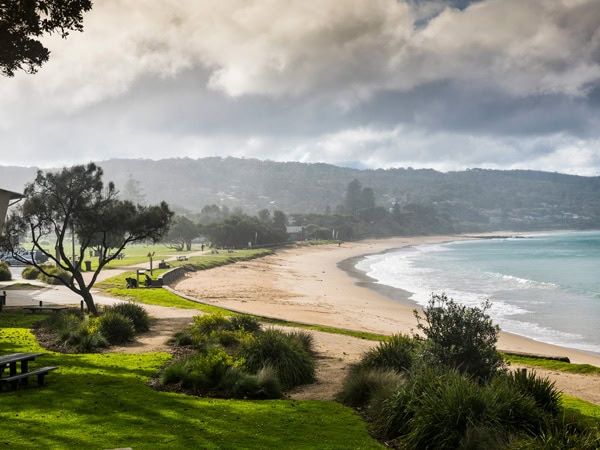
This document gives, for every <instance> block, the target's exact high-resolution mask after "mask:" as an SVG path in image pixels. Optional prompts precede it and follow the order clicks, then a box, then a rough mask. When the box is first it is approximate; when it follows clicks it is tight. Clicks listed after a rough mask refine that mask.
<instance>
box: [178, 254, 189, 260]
mask: <svg viewBox="0 0 600 450" xmlns="http://www.w3.org/2000/svg"><path fill="white" fill-rule="evenodd" d="M187 259H188V257H187V256H186V255H178V256H177V261H187Z"/></svg>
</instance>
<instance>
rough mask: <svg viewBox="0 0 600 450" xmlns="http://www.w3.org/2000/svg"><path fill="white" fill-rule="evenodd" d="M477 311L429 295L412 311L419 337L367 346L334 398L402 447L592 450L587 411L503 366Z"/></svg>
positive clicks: (595, 437) (594, 422)
mask: <svg viewBox="0 0 600 450" xmlns="http://www.w3.org/2000/svg"><path fill="white" fill-rule="evenodd" d="M487 307H488V305H486V304H484V305H483V306H482V308H469V307H464V306H460V305H457V304H456V303H455V302H454V301H453V300H452V299H448V298H447V297H446V296H444V295H434V296H432V299H431V301H430V303H429V304H428V306H427V307H426V308H425V309H424V312H423V314H424V317H420V316H419V315H418V314H417V317H418V319H419V330H420V331H421V332H422V335H421V336H418V335H415V336H413V337H409V336H394V337H393V338H392V340H390V341H388V342H384V343H381V344H379V346H378V347H376V348H375V349H374V350H372V351H369V352H367V353H366V354H365V355H364V357H363V358H362V359H361V361H359V362H358V363H357V364H355V365H354V366H353V368H352V369H351V370H350V372H349V374H348V376H347V377H346V380H345V382H344V387H343V389H342V391H341V392H340V394H339V399H340V401H342V402H343V403H345V404H347V405H349V406H353V407H355V408H359V410H360V411H362V412H363V414H364V415H365V417H367V418H368V420H370V421H371V423H372V430H373V432H374V433H375V435H377V436H378V437H379V438H380V439H381V440H384V441H386V442H387V443H388V444H389V445H392V446H397V447H399V448H403V449H421V448H436V449H456V448H465V449H466V448H485V449H496V448H497V449H501V448H502V449H505V448H561V449H562V448H577V449H595V448H598V446H599V445H600V422H599V421H598V414H597V409H596V412H594V413H592V414H591V415H592V416H593V417H595V418H594V419H590V417H588V416H585V415H582V414H581V413H580V412H578V411H576V410H575V409H573V408H572V406H573V404H572V403H571V404H570V406H566V405H564V404H563V403H562V396H561V394H560V393H559V391H558V390H557V389H556V388H555V386H554V383H553V382H551V381H550V380H549V379H547V378H541V377H539V376H537V374H536V373H535V371H527V370H524V369H523V370H515V371H509V370H507V368H506V366H505V365H504V361H503V359H502V357H501V355H500V354H499V353H498V352H497V351H496V349H495V344H496V341H497V335H498V332H499V329H498V328H497V327H495V326H494V325H493V324H492V322H491V320H490V317H489V316H488V315H487V313H486V309H487ZM394 353H396V355H394Z"/></svg>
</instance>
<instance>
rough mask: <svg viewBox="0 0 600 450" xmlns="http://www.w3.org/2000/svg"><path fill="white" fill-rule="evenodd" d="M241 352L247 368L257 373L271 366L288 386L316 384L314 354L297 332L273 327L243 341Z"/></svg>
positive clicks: (286, 387) (283, 384)
mask: <svg viewBox="0 0 600 450" xmlns="http://www.w3.org/2000/svg"><path fill="white" fill-rule="evenodd" d="M238 354H239V356H241V357H242V358H244V360H245V365H246V367H247V369H248V370H249V371H250V372H252V373H257V372H258V371H259V370H261V369H262V368H263V367H266V366H271V367H272V368H273V369H274V370H275V371H276V372H277V376H278V377H279V380H280V381H281V384H282V386H283V388H284V389H289V388H292V387H294V386H298V385H301V384H306V383H312V382H313V381H314V379H315V364H314V358H313V356H312V355H311V354H310V353H309V352H308V351H307V350H306V349H305V347H304V344H303V343H302V342H301V341H300V340H299V339H298V337H295V336H294V335H291V334H288V333H285V332H283V331H280V330H276V329H273V328H270V329H267V330H265V331H263V332H262V333H259V334H257V335H256V337H255V338H254V339H248V340H245V341H244V342H242V343H241V345H240V347H239V349H238Z"/></svg>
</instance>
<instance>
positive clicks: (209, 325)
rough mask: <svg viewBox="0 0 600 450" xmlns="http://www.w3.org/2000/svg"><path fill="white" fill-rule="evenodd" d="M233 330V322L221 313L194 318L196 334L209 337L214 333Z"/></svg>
mask: <svg viewBox="0 0 600 450" xmlns="http://www.w3.org/2000/svg"><path fill="white" fill-rule="evenodd" d="M219 330H231V322H230V321H229V320H228V319H227V317H225V316H224V315H223V314H221V313H214V314H205V315H203V316H195V317H194V325H193V331H194V333H195V334H200V335H202V334H204V335H208V334H210V333H211V332H213V331H219Z"/></svg>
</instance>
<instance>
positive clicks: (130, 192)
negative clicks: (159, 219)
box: [121, 174, 146, 205]
mask: <svg viewBox="0 0 600 450" xmlns="http://www.w3.org/2000/svg"><path fill="white" fill-rule="evenodd" d="M140 185H141V183H140V182H139V181H138V180H136V179H135V178H133V175H132V174H129V175H128V177H127V182H126V183H125V187H124V188H123V192H122V193H121V195H122V197H123V200H129V201H131V202H133V203H134V204H136V205H138V204H139V205H143V204H144V203H145V199H146V196H145V195H144V193H143V192H142V188H141V187H140Z"/></svg>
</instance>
